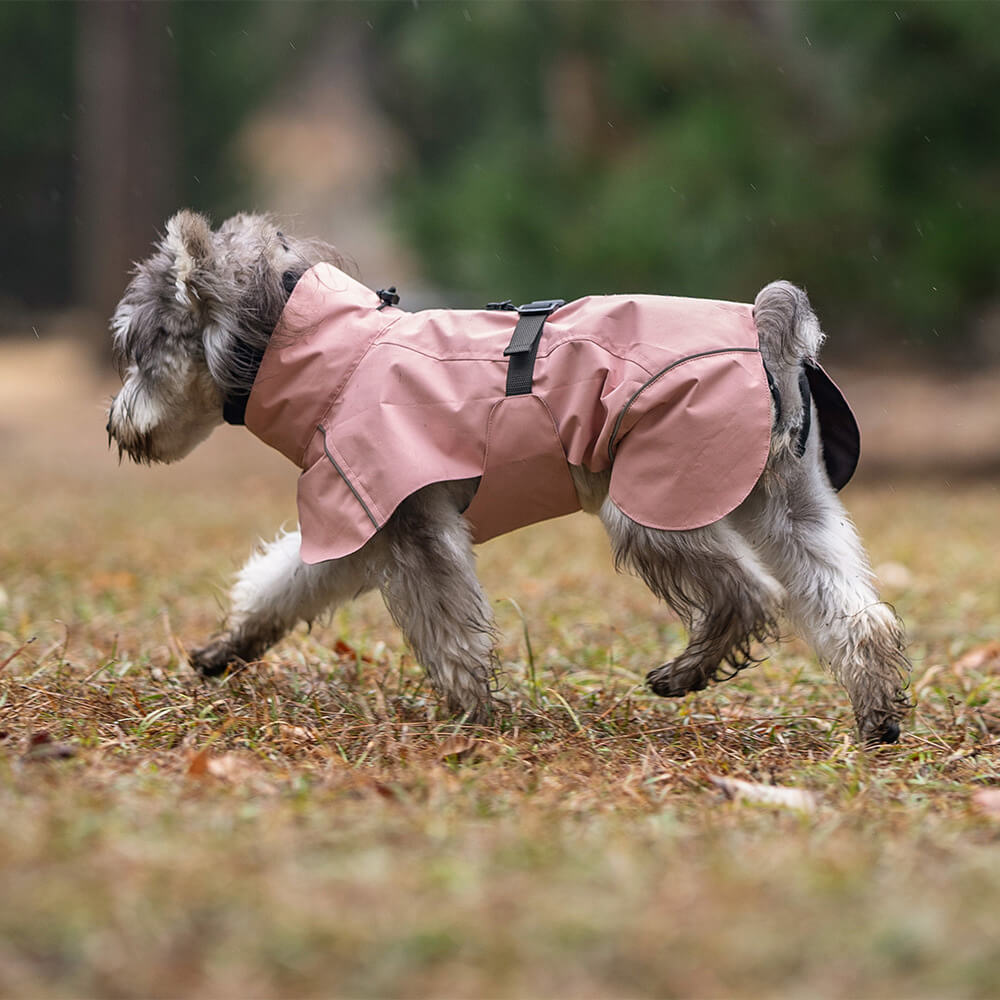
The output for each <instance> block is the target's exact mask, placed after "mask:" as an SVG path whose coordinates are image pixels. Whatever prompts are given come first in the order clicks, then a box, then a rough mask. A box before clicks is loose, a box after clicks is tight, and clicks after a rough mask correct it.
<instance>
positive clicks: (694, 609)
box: [601, 500, 782, 697]
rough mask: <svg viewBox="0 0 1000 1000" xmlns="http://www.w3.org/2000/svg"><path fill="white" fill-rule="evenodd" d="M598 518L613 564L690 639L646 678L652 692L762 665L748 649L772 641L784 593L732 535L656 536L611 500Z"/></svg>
mask: <svg viewBox="0 0 1000 1000" xmlns="http://www.w3.org/2000/svg"><path fill="white" fill-rule="evenodd" d="M601 520H602V521H603V522H604V526H605V528H606V529H607V531H608V535H609V536H610V538H611V545H612V549H613V551H614V554H615V565H616V566H617V567H618V568H619V569H620V568H622V567H623V566H627V567H628V568H630V569H632V570H633V571H635V572H636V573H637V574H638V575H639V576H640V577H641V578H642V579H643V580H644V581H645V583H646V585H647V586H648V587H649V589H650V590H652V591H653V593H654V594H656V596H657V597H659V598H660V599H661V600H663V601H666V603H667V604H669V605H670V607H672V608H673V609H674V610H675V611H676V612H677V613H678V614H679V615H680V616H681V619H682V620H683V621H684V623H685V625H686V626H687V628H688V631H689V633H690V635H689V641H688V645H687V647H686V648H685V650H684V651H683V652H682V653H681V655H680V656H678V657H677V658H676V659H675V660H672V661H671V662H670V663H665V664H664V665H663V666H661V667H657V668H656V669H655V670H651V671H650V672H649V674H648V675H647V676H646V680H647V682H648V683H649V686H650V687H651V688H652V690H653V691H655V692H656V694H659V695H665V696H668V697H679V696H682V695H684V694H686V693H687V692H688V691H699V690H701V689H702V688H704V687H706V686H707V685H708V684H709V682H710V681H721V680H727V679H729V678H730V677H732V676H734V675H735V674H736V673H737V672H738V671H740V670H742V669H744V668H745V667H749V666H752V665H753V664H754V663H757V662H759V658H758V657H757V656H756V655H755V654H754V651H753V650H752V649H751V643H752V641H754V640H757V641H760V642H766V641H767V640H768V639H770V638H773V637H774V635H775V627H774V619H775V616H776V613H777V609H778V607H779V605H780V602H781V597H782V592H781V587H780V586H779V584H778V583H776V582H775V580H774V579H773V578H772V577H771V576H770V575H769V574H768V572H767V570H765V569H764V567H763V566H762V565H761V564H760V562H759V561H758V559H757V557H756V556H755V555H754V553H753V551H752V550H751V549H750V548H749V546H747V545H746V543H745V542H744V541H743V539H742V538H740V536H739V535H738V534H737V532H735V531H733V530H732V529H731V528H729V527H728V526H727V525H725V524H724V523H719V524H712V525H709V526H708V527H705V528H698V529H695V530H693V531H677V532H668V531H657V530H655V529H652V528H646V527H643V526H642V525H640V524H637V523H636V522H635V521H633V520H631V518H629V517H627V516H626V515H625V514H623V513H622V512H621V511H620V510H618V508H617V507H616V506H615V505H614V504H613V503H612V502H611V501H610V500H608V501H606V502H605V503H604V505H603V507H602V508H601Z"/></svg>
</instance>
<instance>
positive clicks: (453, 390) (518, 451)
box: [246, 264, 846, 563]
mask: <svg viewBox="0 0 1000 1000" xmlns="http://www.w3.org/2000/svg"><path fill="white" fill-rule="evenodd" d="M380 306H381V303H380V300H379V297H378V296H377V295H376V293H375V292H373V291H371V290H370V289H368V288H366V287H365V286H364V285H362V284H360V283H358V282H357V281H355V280H354V279H353V278H351V277H349V276H348V275H346V274H344V273H343V272H342V271H340V270H339V269H337V268H336V267H334V266H332V265H330V264H319V265H317V266H316V267H314V268H312V269H311V270H310V271H307V272H306V274H305V275H303V277H302V278H301V280H300V281H299V282H298V284H297V285H296V286H295V289H294V291H293V292H292V294H291V296H290V298H289V300H288V303H287V305H286V307H285V310H284V313H283V314H282V318H281V321H280V323H279V325H278V327H277V329H276V330H275V333H274V335H273V336H272V338H271V342H270V345H269V346H268V348H267V351H266V352H265V354H264V358H263V361H262V363H261V366H260V369H259V371H258V374H257V378H256V380H255V382H254V386H253V390H252V392H251V394H250V398H249V402H248V404H247V409H246V423H247V426H248V427H249V428H250V430H251V431H252V432H253V433H254V434H256V435H257V436H258V437H259V438H261V439H262V440H263V441H265V442H266V443H267V444H269V445H271V446H273V447H274V448H276V449H278V450H279V451H280V452H282V453H283V454H284V455H286V456H287V457H288V458H289V459H291V460H292V461H293V462H294V463H295V464H296V465H298V466H299V467H300V468H302V469H303V470H304V472H303V473H302V476H301V477H300V479H299V487H298V510H299V521H300V528H301V532H302V550H301V555H302V558H303V560H304V561H305V562H307V563H314V562H320V561H322V560H325V559H336V558H339V557H341V556H344V555H347V554H349V553H351V552H354V551H356V550H357V549H359V548H360V547H361V546H362V545H364V544H365V542H366V541H368V539H369V538H371V537H372V535H374V534H375V532H376V531H378V530H379V529H380V528H381V527H382V526H383V525H384V524H385V523H386V521H387V520H388V519H389V517H390V516H391V515H392V513H393V511H394V510H395V509H396V507H397V506H398V505H399V504H400V502H401V501H402V500H404V499H405V498H406V497H407V496H409V495H410V494H412V493H413V492H414V491H416V490H418V489H420V488H421V487H423V486H427V485H429V484H431V483H435V482H442V481H446V480H455V479H464V478H468V477H476V476H481V477H482V479H481V483H480V486H479V489H478V491H477V493H476V495H475V497H474V499H473V501H472V504H471V505H470V507H469V508H468V510H467V511H466V512H465V517H466V518H467V520H468V522H469V523H470V526H471V529H472V534H473V538H474V539H475V540H476V541H485V540H486V539H488V538H492V537H494V536H496V535H499V534H502V533H504V532H507V531H511V530H513V529H515V528H518V527H521V526H523V525H526V524H531V523H533V522H535V521H540V520H544V519H546V518H550V517H557V516H559V515H562V514H568V513H571V512H572V511H575V510H578V509H579V503H578V501H577V497H576V493H575V491H574V489H573V484H572V480H571V477H570V475H569V471H568V464H573V465H580V466H584V467H586V468H587V469H590V470H591V471H593V472H601V471H604V470H607V469H610V470H611V478H610V495H611V498H612V499H613V500H614V502H615V503H616V504H617V505H618V507H619V508H620V509H621V510H622V511H624V512H625V513H626V514H627V515H628V516H629V517H631V518H633V519H634V520H636V521H638V522H639V523H641V524H644V525H647V526H649V527H652V528H662V529H667V530H679V529H687V528H696V527H700V526H702V525H705V524H710V523H712V522H713V521H717V520H718V519H719V518H721V517H724V516H725V515H726V514H727V513H728V512H729V511H731V510H732V509H733V508H734V507H736V506H737V505H738V504H739V503H740V502H741V501H742V500H743V499H744V498H745V497H746V495H747V494H748V493H749V492H750V490H751V489H752V488H753V486H754V484H755V483H756V482H757V479H758V478H759V477H760V474H761V472H762V470H763V468H764V463H765V461H766V460H767V455H768V450H769V447H770V431H771V395H770V391H769V389H768V381H767V376H766V374H765V372H764V368H763V363H762V361H761V356H760V352H759V348H758V342H757V331H756V327H755V326H754V323H753V316H752V307H751V306H749V305H741V304H736V303H731V302H715V301H707V300H701V299H681V298H668V297H663V296H652V295H630V296H625V295H608V296H591V297H587V298H583V299H578V300H576V301H574V302H570V303H568V304H567V305H564V306H562V307H560V308H558V309H557V310H556V311H555V312H553V313H552V314H551V315H550V316H549V317H548V319H547V320H546V322H545V326H544V329H543V332H542V336H541V342H540V346H539V348H538V354H537V358H536V360H535V365H534V375H533V381H532V384H531V393H530V394H526V395H516V396H507V395H505V389H506V378H507V368H508V359H507V358H505V357H504V348H505V347H506V346H507V344H508V342H509V341H510V338H511V334H512V332H513V329H514V326H515V324H516V322H517V318H518V317H517V313H515V312H505V311H491V310H427V311H423V312H418V313H407V312H404V311H402V310H400V309H396V308H393V307H380ZM830 384H831V385H832V383H830ZM845 405H846V404H845Z"/></svg>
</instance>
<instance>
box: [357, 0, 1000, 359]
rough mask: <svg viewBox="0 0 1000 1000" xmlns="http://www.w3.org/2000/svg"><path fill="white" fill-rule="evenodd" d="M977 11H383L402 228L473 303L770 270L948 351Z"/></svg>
mask: <svg viewBox="0 0 1000 1000" xmlns="http://www.w3.org/2000/svg"><path fill="white" fill-rule="evenodd" d="M994 13H995V11H994V10H992V9H991V8H990V6H989V5H968V4H937V3H927V4H916V5H911V4H901V5H893V6H887V5H884V4H881V3H871V4H864V5H837V4H817V5H789V4H784V5H764V9H762V10H760V11H758V12H757V14H756V15H754V14H753V12H752V11H751V12H749V13H748V12H745V11H743V10H742V9H740V8H736V7H728V6H719V7H711V8H706V7H704V6H703V5H667V6H660V5H650V4H627V5H622V4H582V5H581V4H552V5H537V4H528V3H521V4H515V3H503V4H493V3H487V4H476V5H470V6H469V7H467V8H465V7H462V6H460V5H454V4H441V5H424V6H421V7H419V8H418V9H417V10H414V11H406V10H403V9H401V8H400V7H399V6H397V5H392V6H389V7H387V8H384V9H382V11H381V14H382V17H383V22H384V23H381V24H380V31H381V37H382V38H383V39H384V40H385V41H386V44H385V45H384V46H383V48H382V49H381V61H382V64H383V65H382V66H381V67H380V71H379V73H378V74H377V79H378V80H379V81H381V92H380V93H381V97H382V100H383V103H384V105H385V107H386V108H387V109H388V110H389V112H390V114H392V116H393V117H394V118H395V119H396V120H397V122H398V123H399V124H400V126H401V127H403V128H405V129H406V131H407V133H408V135H409V136H410V137H411V138H412V140H413V141H414V143H415V146H416V153H417V155H416V162H415V165H408V169H407V172H406V175H405V176H404V177H402V178H401V179H400V181H399V186H398V192H397V193H398V206H399V219H400V221H401V224H402V226H403V227H404V229H405V230H406V232H408V233H409V234H410V237H411V239H412V241H413V242H414V244H415V246H416V247H417V248H418V250H419V251H420V253H421V256H422V258H423V260H424V261H425V264H426V266H427V268H428V270H429V272H430V275H431V277H432V278H433V279H434V280H435V281H437V282H439V283H441V284H442V285H444V286H446V287H458V288H462V289H463V290H465V289H468V290H471V291H472V293H473V296H474V299H475V300H479V299H482V298H483V297H490V298H495V297H498V296H507V295H510V296H512V297H514V298H521V299H528V298H532V297H536V296H539V295H543V294H544V295H549V294H557V293H558V294H559V295H564V296H566V297H569V296H573V295H578V294H582V293H584V292H591V291H621V290H628V289H636V288H641V289H644V290H651V291H670V292H674V293H679V294H693V295H709V296H711V295H720V294H721V295H728V296H731V297H743V298H746V297H749V296H752V295H753V294H754V292H755V290H756V289H757V288H758V287H759V286H760V285H761V284H762V283H763V282H764V281H767V280H769V279H771V278H774V277H776V276H784V277H788V278H791V279H793V280H796V281H798V282H801V283H803V284H806V285H808V287H809V289H810V291H811V293H812V295H813V298H814V301H815V303H816V304H817V305H818V307H819V308H820V310H821V312H822V314H823V315H824V317H825V318H826V319H827V320H828V321H829V322H830V325H831V326H833V325H836V326H848V327H857V328H871V327H873V326H875V327H877V328H878V329H879V330H880V332H882V333H886V332H891V333H895V334H896V335H897V336H900V337H903V338H906V339H909V340H915V341H921V340H926V339H928V338H933V337H935V336H941V337H951V338H954V339H961V338H963V337H967V336H969V335H970V334H972V333H974V328H975V322H976V320H977V317H978V316H979V315H980V313H981V311H982V310H983V309H984V308H986V307H988V306H989V304H990V302H991V299H995V297H996V294H997V265H996V261H997V259H998V258H1000V225H997V223H998V222H1000V218H998V215H1000V203H998V201H997V199H996V197H995V191H996V180H997V177H996V174H997V170H998V167H997V164H998V162H1000V159H998V155H997V154H998V153H1000V125H998V121H997V118H996V116H995V114H994V113H993V109H992V96H991V95H993V94H995V93H996V92H997V90H998V85H1000V40H998V36H997V33H996V32H995V31H992V30H990V20H991V18H992V17H993V14H994ZM751 15H752V16H751Z"/></svg>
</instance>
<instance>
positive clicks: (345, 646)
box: [333, 639, 372, 663]
mask: <svg viewBox="0 0 1000 1000" xmlns="http://www.w3.org/2000/svg"><path fill="white" fill-rule="evenodd" d="M333 651H334V652H335V653H336V654H337V656H342V657H349V658H350V659H352V660H360V661H361V662H362V663H371V662H372V660H371V657H370V656H362V655H361V654H360V653H359V652H358V651H357V650H356V649H355V648H354V647H353V646H352V645H350V644H349V643H346V642H344V640H343V639H338V640H337V641H336V642H335V643H334V644H333Z"/></svg>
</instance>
